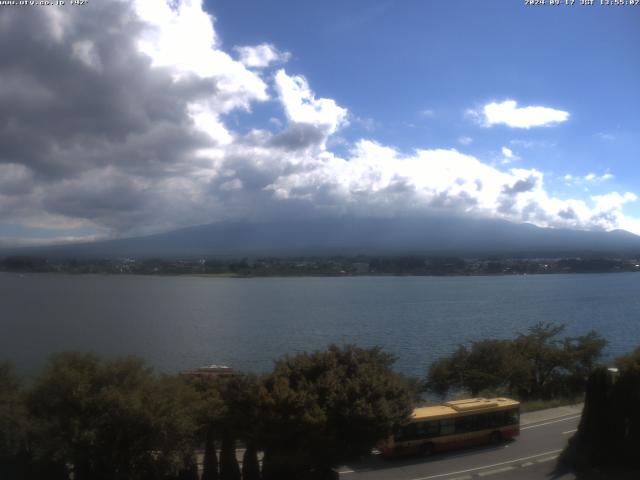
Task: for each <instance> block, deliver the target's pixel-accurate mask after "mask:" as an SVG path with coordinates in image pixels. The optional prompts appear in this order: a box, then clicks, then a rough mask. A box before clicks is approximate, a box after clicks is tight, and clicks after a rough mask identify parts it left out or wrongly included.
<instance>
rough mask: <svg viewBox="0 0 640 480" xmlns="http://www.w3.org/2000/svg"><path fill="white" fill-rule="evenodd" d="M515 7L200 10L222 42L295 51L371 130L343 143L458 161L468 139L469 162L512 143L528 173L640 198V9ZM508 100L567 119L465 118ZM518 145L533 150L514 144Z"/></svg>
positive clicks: (276, 5) (336, 4) (324, 91)
mask: <svg viewBox="0 0 640 480" xmlns="http://www.w3.org/2000/svg"><path fill="white" fill-rule="evenodd" d="M522 3H523V2H513V1H492V2H470V1H450V2H424V1H419V0H418V1H403V2H371V1H366V0H365V1H348V2H344V1H333V2H332V1H329V2H299V1H279V2H260V1H257V2H248V1H241V0H240V1H233V2H230V1H209V2H207V7H208V8H209V9H210V11H212V12H213V13H214V14H215V15H216V18H217V24H216V26H217V29H218V31H219V32H220V35H221V37H222V39H223V41H224V43H225V44H229V45H236V44H252V43H262V42H265V41H266V42H271V43H273V44H275V45H277V46H278V47H280V48H283V49H286V50H287V51H290V52H291V53H292V57H291V59H290V60H289V62H288V65H287V70H291V71H292V72H295V73H301V74H303V75H305V76H306V77H307V78H308V79H309V80H310V82H311V83H312V86H313V89H314V90H315V92H316V93H317V94H318V95H319V96H328V97H331V98H334V99H335V100H336V101H337V102H338V104H340V105H345V106H347V107H348V108H349V110H350V112H351V113H352V114H353V115H355V116H357V117H359V118H361V119H365V120H369V121H370V122H371V124H372V125H373V126H374V128H373V129H371V130H366V129H365V128H362V127H364V125H361V124H359V123H358V122H354V125H353V126H352V128H351V129H350V130H352V131H347V132H345V133H344V136H345V137H346V138H348V139H349V140H351V141H353V140H355V139H357V138H358V137H359V136H362V135H364V136H375V138H376V139H377V140H379V141H381V142H383V143H388V144H391V145H394V146H397V147H398V148H400V149H403V150H411V149H414V148H416V147H426V146H430V147H434V146H437V147H455V148H460V149H462V148H463V147H461V146H460V144H459V143H458V139H459V138H460V137H464V136H466V137H471V138H473V140H474V141H473V142H472V143H471V144H470V145H468V146H465V147H464V151H466V152H470V153H473V154H474V155H478V156H481V157H482V158H490V157H491V156H492V155H494V156H496V155H499V152H500V149H501V147H502V146H503V145H506V146H507V147H509V146H510V145H511V148H512V149H513V150H514V151H519V152H522V157H523V159H522V163H521V165H523V166H532V167H536V168H540V169H542V170H543V171H545V172H553V173H554V174H557V175H562V176H564V175H565V174H566V173H570V174H574V175H579V174H583V175H587V174H588V173H590V172H595V173H598V174H603V173H604V172H605V171H607V170H611V171H615V172H616V174H617V175H616V176H619V177H620V179H619V181H620V182H621V183H620V185H621V187H622V188H624V187H626V188H632V189H633V190H640V189H639V188H638V187H639V186H640V185H639V184H638V183H636V182H637V181H640V177H639V178H637V179H635V180H634V179H633V178H629V177H634V173H637V161H638V160H640V159H639V158H638V152H640V135H638V134H639V133H640V118H639V115H638V112H640V88H638V79H639V78H640V55H638V51H637V49H636V48H634V45H638V44H640V8H634V7H626V8H623V7H605V6H600V5H595V6H593V7H586V6H580V5H574V6H573V7H571V6H565V5H561V6H550V5H546V6H544V7H540V6H537V7H533V6H527V7H525V6H524V5H523V4H522ZM248 12H251V14H248ZM507 98H509V99H515V100H517V101H518V103H519V104H522V105H545V106H551V107H553V108H559V109H562V110H566V111H569V112H570V114H571V119H570V121H568V122H566V124H562V125H558V126H556V127H554V128H542V129H530V130H520V131H518V130H514V129H511V128H508V127H502V128H496V129H490V130H488V129H485V130H483V129H482V128H479V127H478V126H477V125H473V124H470V123H469V122H468V121H465V119H464V118H463V115H462V112H464V111H465V110H466V109H468V108H471V107H473V106H475V105H482V104H484V103H488V102H489V101H502V100H504V99H507ZM272 113H273V114H275V115H277V114H278V112H277V108H275V109H274V111H273V112H272ZM424 113H426V115H425V114H424ZM518 140H521V141H523V142H531V143H537V144H538V145H536V146H535V147H534V146H531V147H529V148H523V147H522V146H521V145H518V144H515V145H514V144H511V143H510V142H513V141H518ZM614 140H615V141H614ZM551 145H553V147H551ZM525 153H526V155H525ZM622 179H624V182H622ZM558 187H559V188H562V184H561V185H559V186H558Z"/></svg>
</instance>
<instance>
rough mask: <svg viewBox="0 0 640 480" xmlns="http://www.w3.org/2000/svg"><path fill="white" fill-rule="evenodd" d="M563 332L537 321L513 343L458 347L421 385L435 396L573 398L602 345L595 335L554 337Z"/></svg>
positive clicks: (561, 328)
mask: <svg viewBox="0 0 640 480" xmlns="http://www.w3.org/2000/svg"><path fill="white" fill-rule="evenodd" d="M563 331H564V326H563V325H556V324H553V323H537V324H536V325H534V326H532V327H531V328H529V330H528V331H527V333H521V334H519V335H518V336H517V337H516V338H515V339H513V340H503V339H487V340H480V341H476V342H472V343H471V344H470V345H469V346H466V345H460V346H459V347H458V348H457V349H456V350H455V351H454V352H453V353H452V354H451V355H449V356H448V357H444V358H442V359H440V360H437V361H436V362H434V363H433V364H432V365H431V367H430V369H429V372H428V374H427V382H426V387H427V389H429V390H430V391H432V392H435V393H438V394H440V395H445V394H446V393H447V392H448V391H449V390H452V389H453V390H465V391H468V392H470V393H471V395H473V396H476V395H478V394H479V393H480V392H481V391H490V392H495V393H505V394H510V395H513V396H517V397H519V398H522V399H524V400H528V399H532V398H550V397H555V396H574V395H578V394H580V393H582V392H583V391H584V386H585V382H586V378H587V376H588V374H589V372H590V371H591V370H592V369H593V368H594V366H595V365H596V362H597V360H598V359H599V358H600V356H601V354H602V350H603V349H604V347H605V345H606V341H605V340H604V339H603V338H602V337H601V336H600V335H599V334H597V333H596V332H594V331H591V332H588V333H587V334H586V335H583V336H579V337H564V338H559V335H560V334H561V333H562V332H563Z"/></svg>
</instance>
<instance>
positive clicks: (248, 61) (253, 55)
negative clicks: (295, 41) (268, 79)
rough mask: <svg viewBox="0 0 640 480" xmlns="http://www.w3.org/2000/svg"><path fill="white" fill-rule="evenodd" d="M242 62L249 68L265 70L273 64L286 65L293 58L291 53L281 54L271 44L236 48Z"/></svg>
mask: <svg viewBox="0 0 640 480" xmlns="http://www.w3.org/2000/svg"><path fill="white" fill-rule="evenodd" d="M235 51H236V52H238V55H239V56H240V62H241V63H242V64H243V65H244V66H246V67H249V68H265V67H268V66H269V65H271V64H273V63H286V62H287V61H289V58H291V54H290V53H289V52H281V51H279V50H278V49H277V48H276V47H275V46H273V45H271V44H270V43H262V44H260V45H256V46H254V47H235Z"/></svg>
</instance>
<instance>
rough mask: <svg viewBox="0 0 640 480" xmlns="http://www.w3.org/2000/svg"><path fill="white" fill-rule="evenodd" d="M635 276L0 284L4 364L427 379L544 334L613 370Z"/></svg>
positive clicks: (627, 334)
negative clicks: (596, 345)
mask: <svg viewBox="0 0 640 480" xmlns="http://www.w3.org/2000/svg"><path fill="white" fill-rule="evenodd" d="M639 292H640V274H634V273H621V274H594V275H532V276H505V277H354V278H248V279H230V278H199V277H153V276H100V275H81V276H73V275H50V274H32V275H29V274H27V275H19V274H10V273H0V359H10V360H12V361H13V362H14V363H15V364H16V365H17V367H18V369H19V371H20V372H22V373H24V374H33V373H35V372H37V370H38V369H39V368H41V367H42V365H43V364H44V362H45V360H46V358H47V356H48V355H49V354H50V353H52V352H56V351H62V350H87V351H91V352H95V353H98V354H101V355H104V356H108V357H113V356H118V355H126V354H135V355H138V356H140V357H142V358H144V359H145V360H147V361H148V362H149V363H150V364H151V365H153V366H154V367H155V368H156V369H157V370H159V371H164V372H176V371H179V370H181V369H186V368H191V367H196V366H200V365H204V364H210V363H222V364H227V365H231V366H233V367H236V368H238V369H241V370H247V371H254V372H261V371H267V370H269V369H270V367H271V365H272V362H273V360H274V359H276V358H278V357H279V356H281V355H283V354H286V353H295V352H299V351H304V350H313V349H318V348H324V347H325V346H326V345H328V344H330V343H332V342H337V343H355V344H357V345H360V346H373V345H380V346H382V347H384V348H385V349H386V350H388V351H389V352H391V353H393V354H395V355H396V356H397V357H398V362H397V364H396V366H397V369H398V370H400V371H403V372H405V373H408V374H414V375H424V373H425V372H426V369H427V368H428V366H429V364H430V363H431V362H432V361H433V360H434V359H436V358H438V357H440V356H442V355H445V354H447V353H449V352H450V351H452V350H453V349H454V348H455V346H456V345H457V344H459V343H461V342H467V341H471V340H478V339H483V338H487V337H501V338H508V337H512V336H513V335H515V334H516V333H517V332H523V331H525V330H526V329H527V328H528V327H529V326H531V325H533V324H534V323H536V322H538V321H553V322H559V323H564V324H566V326H567V330H566V334H569V335H580V334H584V333H586V332H587V331H589V330H590V329H595V330H597V331H598V332H600V333H601V334H602V335H603V336H604V337H605V338H606V339H607V340H609V342H610V343H609V345H608V347H607V356H608V357H609V358H611V357H612V356H616V355H619V354H622V353H626V352H628V351H630V350H632V349H633V348H634V347H636V346H637V345H640V296H639Z"/></svg>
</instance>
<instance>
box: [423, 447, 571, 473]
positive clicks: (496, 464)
mask: <svg viewBox="0 0 640 480" xmlns="http://www.w3.org/2000/svg"><path fill="white" fill-rule="evenodd" d="M561 451H562V450H551V451H549V452H542V453H538V454H536V455H529V456H528V457H522V458H514V459H513V460H508V461H506V462H500V463H494V464H492V465H482V466H480V467H474V468H468V469H466V470H459V471H457V472H449V473H440V474H438V475H431V476H429V477H419V478H412V479H411V480H431V479H432V478H442V477H448V476H449V475H458V474H460V473H468V472H473V471H475V470H484V469H485V468H493V467H499V466H501V465H508V464H510V463H516V462H521V461H523V460H529V459H531V458H536V457H542V456H544V455H551V454H554V453H558V452H561Z"/></svg>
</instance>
